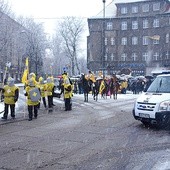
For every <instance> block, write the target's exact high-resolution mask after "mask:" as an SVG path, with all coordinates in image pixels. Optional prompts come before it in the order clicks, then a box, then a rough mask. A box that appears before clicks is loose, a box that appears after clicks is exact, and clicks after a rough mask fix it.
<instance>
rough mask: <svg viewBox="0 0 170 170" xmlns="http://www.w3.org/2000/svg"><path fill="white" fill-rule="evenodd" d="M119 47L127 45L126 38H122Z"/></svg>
mask: <svg viewBox="0 0 170 170" xmlns="http://www.w3.org/2000/svg"><path fill="white" fill-rule="evenodd" d="M121 45H127V37H123V38H122V41H121Z"/></svg>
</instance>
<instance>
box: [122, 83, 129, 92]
mask: <svg viewBox="0 0 170 170" xmlns="http://www.w3.org/2000/svg"><path fill="white" fill-rule="evenodd" d="M127 86H128V83H127V81H126V80H123V82H122V83H121V93H123V94H126V89H127Z"/></svg>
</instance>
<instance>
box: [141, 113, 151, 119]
mask: <svg viewBox="0 0 170 170" xmlns="http://www.w3.org/2000/svg"><path fill="white" fill-rule="evenodd" d="M139 117H143V118H150V116H149V114H144V113H139Z"/></svg>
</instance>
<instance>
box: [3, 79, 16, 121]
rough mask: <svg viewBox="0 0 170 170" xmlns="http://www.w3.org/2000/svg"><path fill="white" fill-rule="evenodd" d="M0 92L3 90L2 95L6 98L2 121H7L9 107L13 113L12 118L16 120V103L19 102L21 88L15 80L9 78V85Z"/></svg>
mask: <svg viewBox="0 0 170 170" xmlns="http://www.w3.org/2000/svg"><path fill="white" fill-rule="evenodd" d="M0 90H2V95H3V98H4V115H3V117H2V118H1V119H2V120H7V118H8V110H9V107H10V111H11V118H12V119H15V103H16V102H17V101H18V97H19V88H18V87H17V86H16V85H15V84H14V79H13V78H12V77H9V78H8V80H7V85H5V86H4V87H3V88H1V89H0Z"/></svg>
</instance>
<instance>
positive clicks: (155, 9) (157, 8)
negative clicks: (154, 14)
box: [153, 2, 160, 11]
mask: <svg viewBox="0 0 170 170" xmlns="http://www.w3.org/2000/svg"><path fill="white" fill-rule="evenodd" d="M159 10H160V3H159V2H157V3H154V4H153V11H159Z"/></svg>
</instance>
